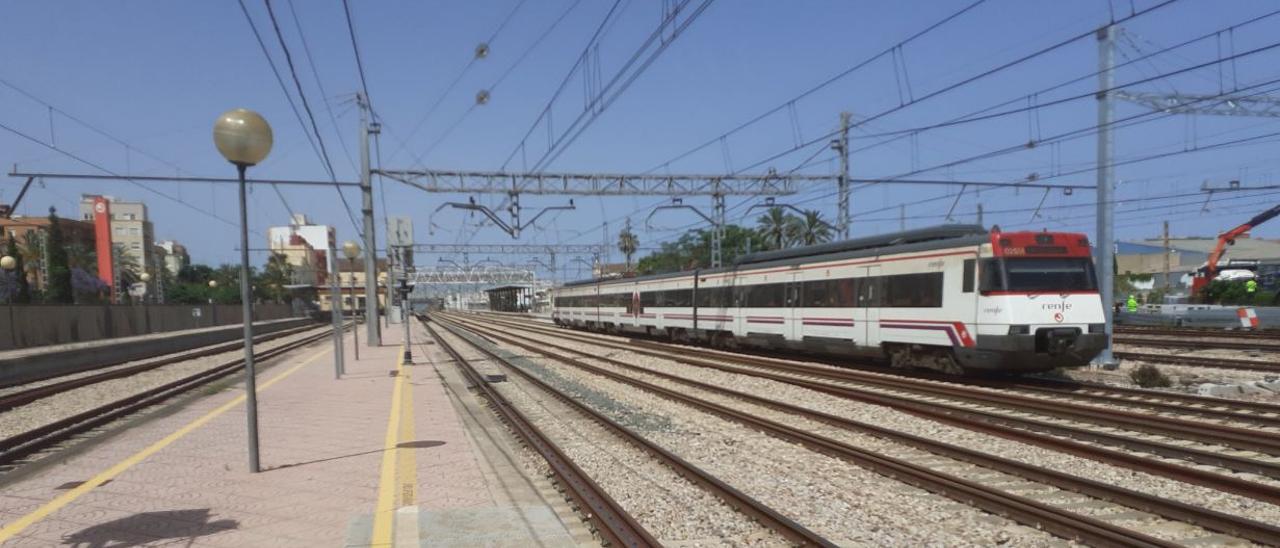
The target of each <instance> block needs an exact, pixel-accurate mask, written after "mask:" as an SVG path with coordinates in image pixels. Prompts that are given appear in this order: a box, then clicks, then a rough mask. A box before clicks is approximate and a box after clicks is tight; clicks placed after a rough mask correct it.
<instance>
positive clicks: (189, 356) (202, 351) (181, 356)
mask: <svg viewBox="0 0 1280 548" xmlns="http://www.w3.org/2000/svg"><path fill="white" fill-rule="evenodd" d="M308 329H315V326H312V325H304V326H301V327H294V328H290V329H284V330H281V331H276V332H272V333H266V334H263V335H260V336H259V337H254V339H253V340H254V341H256V342H266V341H270V340H274V339H279V338H281V337H288V336H290V335H294V334H297V333H301V332H303V331H306V330H308ZM241 347H243V344H242V342H241V341H239V340H235V341H230V342H224V343H217V344H211V345H209V346H203V347H200V348H197V349H193V350H188V351H184V352H178V353H175V354H171V355H169V356H165V357H160V358H158V359H159V360H160V361H162V362H163V363H162V364H161V365H168V364H171V363H178V362H183V361H187V360H194V359H196V358H203V357H205V356H212V355H214V354H221V353H223V352H230V351H232V350H235V349H237V348H241ZM150 359H156V358H142V359H139V360H136V361H142V360H150ZM121 363H122V362H108V363H103V364H100V365H99V366H98V367H96V368H94V369H86V370H81V371H74V372H70V373H56V374H45V375H41V376H37V377H31V378H28V379H26V380H24V381H21V382H10V383H0V390H3V389H7V388H12V387H15V386H22V385H24V384H31V383H37V382H41V381H46V380H49V379H56V378H58V377H69V376H72V375H80V374H83V373H86V372H88V371H94V370H95V369H107V368H110V367H115V366H117V365H120V364H121ZM3 409H5V408H4V407H0V410H3Z"/></svg>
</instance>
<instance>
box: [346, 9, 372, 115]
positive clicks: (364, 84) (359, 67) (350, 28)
mask: <svg viewBox="0 0 1280 548" xmlns="http://www.w3.org/2000/svg"><path fill="white" fill-rule="evenodd" d="M342 11H343V12H344V13H346V15H347V33H348V34H350V35H351V49H352V51H354V52H355V54H356V71H357V72H359V73H360V89H361V90H363V91H364V100H366V101H368V102H369V110H373V96H371V95H369V82H368V81H367V80H365V77H364V62H363V61H361V60H360V45H359V44H358V43H357V42H356V27H355V25H354V24H353V23H352V22H351V4H350V3H349V2H348V0H342Z"/></svg>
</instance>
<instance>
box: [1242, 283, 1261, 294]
mask: <svg viewBox="0 0 1280 548" xmlns="http://www.w3.org/2000/svg"><path fill="white" fill-rule="evenodd" d="M1244 291H1245V293H1248V294H1249V296H1253V294H1254V293H1257V292H1258V280H1254V279H1250V280H1249V281H1247V282H1245V283H1244Z"/></svg>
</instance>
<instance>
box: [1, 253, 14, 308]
mask: <svg viewBox="0 0 1280 548" xmlns="http://www.w3.org/2000/svg"><path fill="white" fill-rule="evenodd" d="M0 268H3V269H4V270H5V271H6V272H8V273H9V274H12V273H13V269H15V268H18V260H17V259H15V258H13V257H12V256H9V255H5V256H3V257H0ZM5 301H6V302H8V303H9V305H10V306H12V305H13V295H12V294H10V295H9V296H8V297H6V298H5Z"/></svg>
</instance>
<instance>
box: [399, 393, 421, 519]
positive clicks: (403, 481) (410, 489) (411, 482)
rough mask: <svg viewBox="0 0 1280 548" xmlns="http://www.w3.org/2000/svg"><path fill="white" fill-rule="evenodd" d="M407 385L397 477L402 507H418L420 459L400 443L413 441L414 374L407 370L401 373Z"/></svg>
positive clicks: (401, 413)
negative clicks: (411, 381)
mask: <svg viewBox="0 0 1280 548" xmlns="http://www.w3.org/2000/svg"><path fill="white" fill-rule="evenodd" d="M401 376H404V377H409V378H407V379H405V381H404V382H405V384H406V385H407V386H406V387H405V389H404V392H403V394H401V400H400V438H399V439H397V440H396V445H397V447H396V476H397V479H398V480H399V484H400V493H399V495H400V506H401V507H404V506H416V505H417V504H418V502H417V501H418V459H417V452H416V451H414V450H413V448H412V447H399V444H400V443H403V442H409V441H413V440H414V437H413V434H414V432H413V385H412V383H410V382H409V381H410V380H411V379H412V377H413V374H412V373H410V372H409V371H407V370H403V369H402V372H401Z"/></svg>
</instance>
